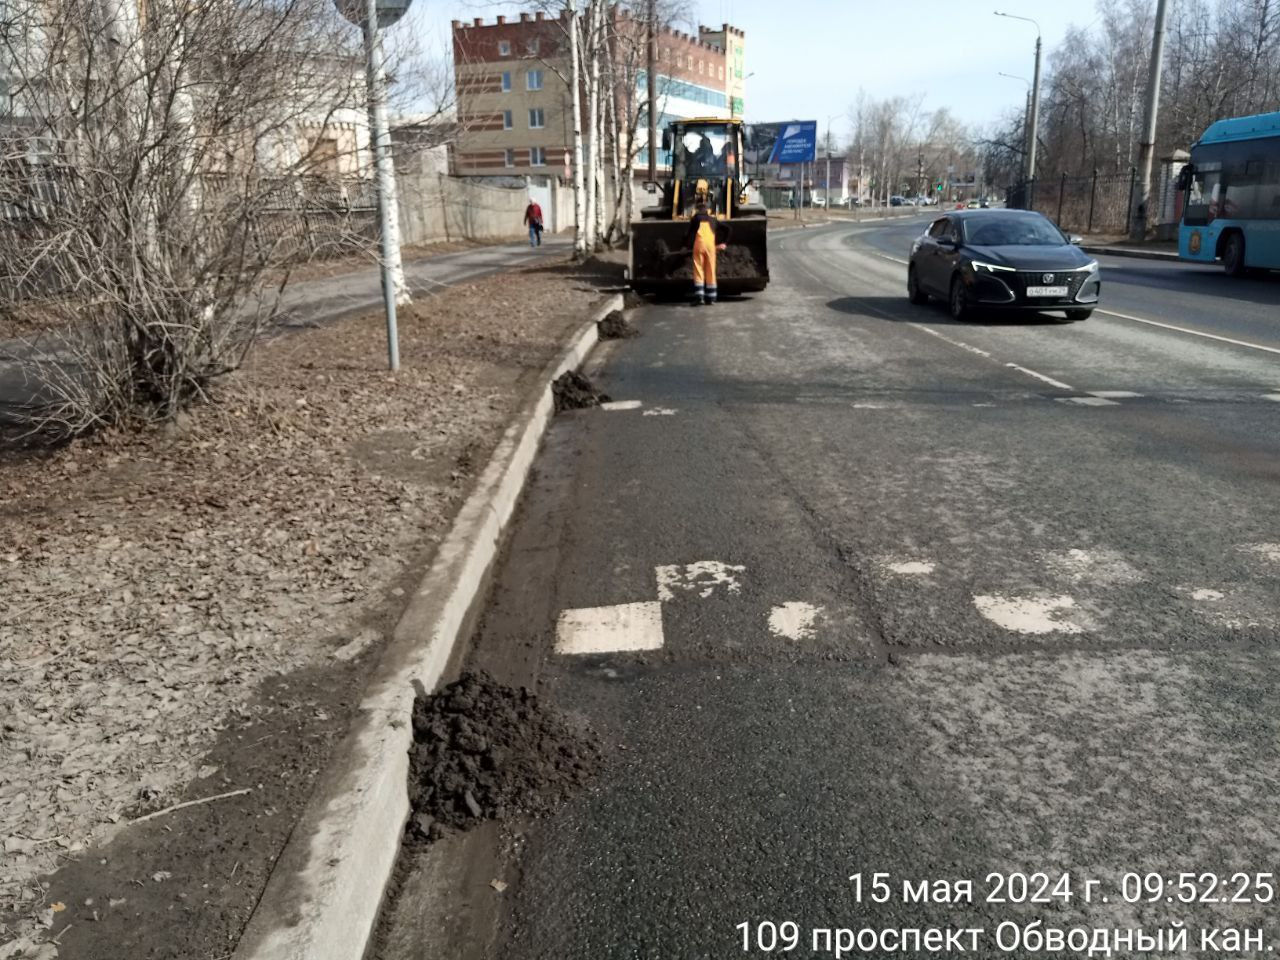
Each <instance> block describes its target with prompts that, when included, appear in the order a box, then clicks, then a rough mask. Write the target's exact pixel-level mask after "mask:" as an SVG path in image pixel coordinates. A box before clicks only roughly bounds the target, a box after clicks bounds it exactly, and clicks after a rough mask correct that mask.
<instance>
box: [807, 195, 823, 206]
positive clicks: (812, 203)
mask: <svg viewBox="0 0 1280 960" xmlns="http://www.w3.org/2000/svg"><path fill="white" fill-rule="evenodd" d="M809 205H810V206H812V207H825V206H826V205H827V198H826V197H814V198H813V199H812V200H810V201H809Z"/></svg>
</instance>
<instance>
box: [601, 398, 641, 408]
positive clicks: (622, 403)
mask: <svg viewBox="0 0 1280 960" xmlns="http://www.w3.org/2000/svg"><path fill="white" fill-rule="evenodd" d="M642 406H644V404H643V403H641V402H640V401H639V400H610V401H609V402H608V403H602V404H600V409H601V410H639V409H640V408H641V407H642Z"/></svg>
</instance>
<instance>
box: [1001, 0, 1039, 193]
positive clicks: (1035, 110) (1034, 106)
mask: <svg viewBox="0 0 1280 960" xmlns="http://www.w3.org/2000/svg"><path fill="white" fill-rule="evenodd" d="M995 15H996V16H997V17H1008V18H1009V19H1010V20H1025V21H1026V22H1027V23H1029V24H1031V25H1032V26H1034V27H1035V28H1036V71H1035V73H1034V74H1032V76H1033V77H1034V78H1035V80H1034V81H1033V82H1032V84H1031V144H1030V146H1029V147H1028V148H1027V179H1028V180H1030V181H1031V182H1032V183H1034V182H1035V179H1036V147H1037V146H1038V141H1039V133H1040V24H1039V23H1037V22H1036V21H1035V20H1032V19H1031V18H1030V17H1021V16H1018V14H1016V13H1001V12H1000V11H999V10H997V11H995Z"/></svg>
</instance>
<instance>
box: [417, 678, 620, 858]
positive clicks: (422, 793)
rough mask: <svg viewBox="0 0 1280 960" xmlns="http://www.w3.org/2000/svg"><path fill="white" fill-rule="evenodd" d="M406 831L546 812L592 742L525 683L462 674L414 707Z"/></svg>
mask: <svg viewBox="0 0 1280 960" xmlns="http://www.w3.org/2000/svg"><path fill="white" fill-rule="evenodd" d="M413 739H414V746H413V752H412V754H411V755H410V759H409V800H410V803H411V804H412V805H413V817H412V818H411V820H410V823H409V830H410V832H411V833H412V834H413V835H414V836H416V837H418V838H419V839H432V840H434V839H436V838H438V837H439V836H440V834H441V832H442V831H443V829H444V828H446V827H458V828H463V829H465V828H467V827H471V826H474V825H475V824H477V823H479V822H480V821H481V820H491V819H501V818H504V817H510V816H518V815H522V814H523V815H529V814H532V815H538V814H542V813H547V812H549V811H550V810H552V809H554V808H555V807H556V806H557V805H559V804H560V803H561V802H562V801H563V800H565V799H566V798H567V797H568V795H569V794H570V792H571V791H573V790H574V789H576V788H578V787H581V786H582V785H583V784H585V783H586V782H587V780H588V779H589V778H590V777H591V775H592V774H593V772H594V771H595V769H596V768H597V766H598V765H599V763H600V757H601V750H600V745H599V742H598V740H597V739H596V738H595V737H594V736H593V735H592V734H591V732H590V731H585V730H581V729H578V728H575V727H573V726H571V725H570V724H569V723H568V722H567V720H566V719H565V718H564V717H562V716H561V715H560V714H559V713H557V712H555V711H554V710H552V709H550V708H548V707H546V706H544V705H542V704H541V703H540V702H539V700H538V697H537V696H536V695H535V694H534V693H532V692H531V691H530V690H529V689H528V688H527V687H521V688H520V689H515V688H513V687H507V686H503V685H502V684H499V683H496V682H494V680H493V679H492V678H491V677H489V675H488V674H485V673H482V672H476V673H464V674H463V675H462V677H461V678H460V679H458V680H457V681H456V682H454V683H451V684H449V685H448V686H447V687H444V688H442V689H441V690H439V691H438V692H436V693H434V694H430V695H427V696H419V697H418V698H417V700H416V701H415V702H414V705H413Z"/></svg>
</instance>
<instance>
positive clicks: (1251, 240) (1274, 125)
mask: <svg viewBox="0 0 1280 960" xmlns="http://www.w3.org/2000/svg"><path fill="white" fill-rule="evenodd" d="M1179 187H1180V188H1181V191H1182V222H1181V224H1180V226H1179V227H1178V256H1180V257H1181V258H1182V259H1184V260H1195V261H1199V262H1203V263H1212V262H1213V261H1215V260H1221V261H1222V265H1223V266H1224V267H1225V268H1226V271H1227V273H1229V274H1231V275H1232V276H1240V275H1241V274H1242V273H1244V272H1245V271H1246V270H1249V269H1255V268H1256V269H1265V270H1280V113H1260V114H1258V115H1256V116H1252V117H1235V118H1233V119H1230V120H1219V121H1218V122H1217V123H1214V124H1212V125H1211V126H1210V127H1209V129H1208V130H1206V131H1205V132H1204V136H1202V137H1201V138H1200V139H1199V140H1198V141H1196V143H1194V144H1193V145H1192V147H1191V162H1190V163H1189V164H1188V165H1187V166H1186V167H1184V168H1183V170H1182V173H1181V174H1180V179H1179Z"/></svg>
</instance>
